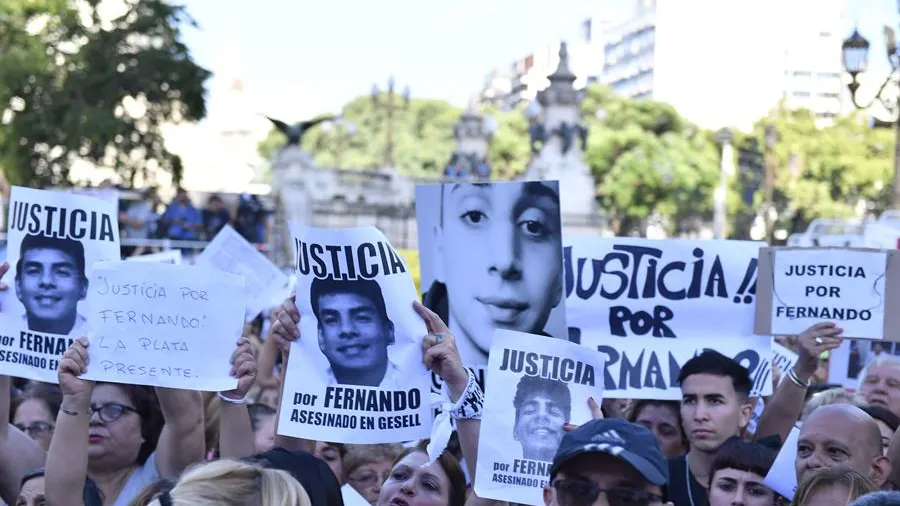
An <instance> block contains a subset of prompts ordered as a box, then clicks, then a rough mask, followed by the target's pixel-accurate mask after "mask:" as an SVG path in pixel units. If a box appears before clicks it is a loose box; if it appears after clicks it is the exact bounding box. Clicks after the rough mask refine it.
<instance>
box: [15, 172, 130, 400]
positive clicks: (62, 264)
mask: <svg viewBox="0 0 900 506" xmlns="http://www.w3.org/2000/svg"><path fill="white" fill-rule="evenodd" d="M7 238H8V243H7V244H8V250H7V259H8V260H9V264H10V269H9V272H7V273H6V275H5V276H4V277H3V281H4V282H6V283H7V284H8V285H9V287H10V289H9V290H6V291H3V292H0V307H2V308H3V310H2V311H0V328H2V329H3V335H2V336H0V373H2V374H6V375H10V376H18V377H22V378H29V379H33V380H38V381H44V382H49V383H56V382H57V375H56V371H57V368H58V366H59V359H60V357H61V356H62V354H63V353H64V352H65V351H66V348H68V346H69V344H71V342H72V339H71V338H74V337H78V336H83V335H86V331H87V329H86V322H87V320H86V318H85V314H86V308H85V302H84V301H85V297H86V296H87V293H88V286H89V283H88V279H89V278H90V276H91V267H92V265H93V264H94V262H95V261H97V260H118V259H119V256H120V252H119V226H118V210H117V209H116V205H115V204H114V203H112V202H110V201H107V200H102V199H98V198H94V197H88V196H84V195H76V194H72V193H64V192H58V191H42V190H34V189H31V188H22V187H18V186H15V187H13V189H12V193H11V196H10V203H9V235H8V236H7ZM70 337H71V338H70Z"/></svg>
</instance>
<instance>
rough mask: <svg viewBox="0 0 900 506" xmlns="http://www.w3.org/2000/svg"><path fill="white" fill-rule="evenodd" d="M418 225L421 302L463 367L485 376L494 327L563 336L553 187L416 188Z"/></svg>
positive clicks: (527, 184)
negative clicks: (443, 326) (451, 339)
mask: <svg viewBox="0 0 900 506" xmlns="http://www.w3.org/2000/svg"><path fill="white" fill-rule="evenodd" d="M416 221H417V223H418V232H419V235H418V241H419V262H420V270H421V273H420V284H421V288H422V293H423V303H424V304H425V306H427V307H428V308H430V309H431V310H432V311H434V312H436V313H437V314H438V315H440V316H441V318H443V319H444V321H445V322H447V325H448V326H449V327H450V330H452V331H453V335H455V336H456V343H457V346H458V347H459V352H460V356H461V357H462V359H463V362H464V363H465V365H467V366H469V367H472V368H473V369H475V370H476V371H480V372H481V374H483V370H484V368H485V366H486V365H487V363H488V352H489V350H490V349H491V340H492V339H493V336H494V330H495V329H506V330H514V331H517V332H524V333H527V334H535V335H541V336H551V337H556V338H562V339H566V338H567V330H566V310H565V300H564V296H563V282H564V278H563V256H562V253H563V250H562V247H563V243H562V222H561V214H560V196H559V183H558V182H557V181H514V182H493V183H480V182H460V183H452V184H443V185H423V186H417V187H416ZM433 380H435V382H436V383H437V381H438V380H437V378H433Z"/></svg>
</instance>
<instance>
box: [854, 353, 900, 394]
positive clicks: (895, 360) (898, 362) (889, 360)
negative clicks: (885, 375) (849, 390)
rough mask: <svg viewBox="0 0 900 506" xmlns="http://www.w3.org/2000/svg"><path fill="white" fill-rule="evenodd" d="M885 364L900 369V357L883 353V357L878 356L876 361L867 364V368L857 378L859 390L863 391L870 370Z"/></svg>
mask: <svg viewBox="0 0 900 506" xmlns="http://www.w3.org/2000/svg"><path fill="white" fill-rule="evenodd" d="M884 364H891V365H895V366H897V367H900V357H896V356H894V355H891V354H889V353H882V354H881V355H878V357H877V358H876V359H875V360H873V361H871V362H869V363H868V364H866V367H864V368H863V370H862V371H860V373H859V377H858V378H857V379H858V380H859V385H858V389H862V387H863V385H864V384H865V383H866V376H868V375H869V370H871V369H872V368H873V367H876V366H879V365H884Z"/></svg>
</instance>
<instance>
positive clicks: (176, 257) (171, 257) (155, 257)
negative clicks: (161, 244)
mask: <svg viewBox="0 0 900 506" xmlns="http://www.w3.org/2000/svg"><path fill="white" fill-rule="evenodd" d="M125 260H128V261H131V262H160V263H164V264H175V265H181V260H182V258H181V250H180V249H171V250H168V251H160V252H159V253H150V254H149V255H138V256H134V257H128V258H126V259H125Z"/></svg>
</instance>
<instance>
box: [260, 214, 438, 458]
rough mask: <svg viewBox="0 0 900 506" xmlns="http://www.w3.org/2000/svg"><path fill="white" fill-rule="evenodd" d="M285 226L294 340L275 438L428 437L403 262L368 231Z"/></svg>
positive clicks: (427, 381)
mask: <svg viewBox="0 0 900 506" xmlns="http://www.w3.org/2000/svg"><path fill="white" fill-rule="evenodd" d="M290 229H291V235H292V237H293V243H294V268H295V269H296V273H297V281H296V285H295V290H296V294H297V297H296V304H297V309H298V310H299V312H300V339H298V340H297V341H295V342H294V344H293V345H292V346H291V353H290V358H289V360H288V364H287V370H286V373H285V380H284V381H285V383H284V394H283V396H282V400H281V418H280V420H279V422H278V432H279V434H284V435H287V436H292V437H297V438H301V439H310V440H314V441H335V442H341V443H356V444H368V443H397V442H403V441H411V440H414V439H422V438H427V437H429V434H430V433H431V425H432V421H433V412H432V407H431V401H430V385H431V377H430V374H429V373H428V370H427V369H425V366H424V364H423V363H422V339H423V338H424V336H425V334H426V329H425V323H424V321H423V320H422V318H421V317H420V316H419V315H418V314H417V313H416V312H415V309H413V302H414V301H415V300H416V299H417V294H416V288H415V285H414V284H413V280H412V276H411V275H410V273H409V268H408V266H407V265H406V263H405V262H404V261H403V258H402V257H401V256H400V254H399V253H397V251H396V250H395V249H394V248H393V246H391V244H390V242H388V240H387V238H386V237H385V236H384V234H382V233H381V232H380V231H379V230H378V229H376V228H374V227H359V228H346V229H317V228H307V227H304V226H301V225H297V224H293V223H292V224H291V227H290Z"/></svg>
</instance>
